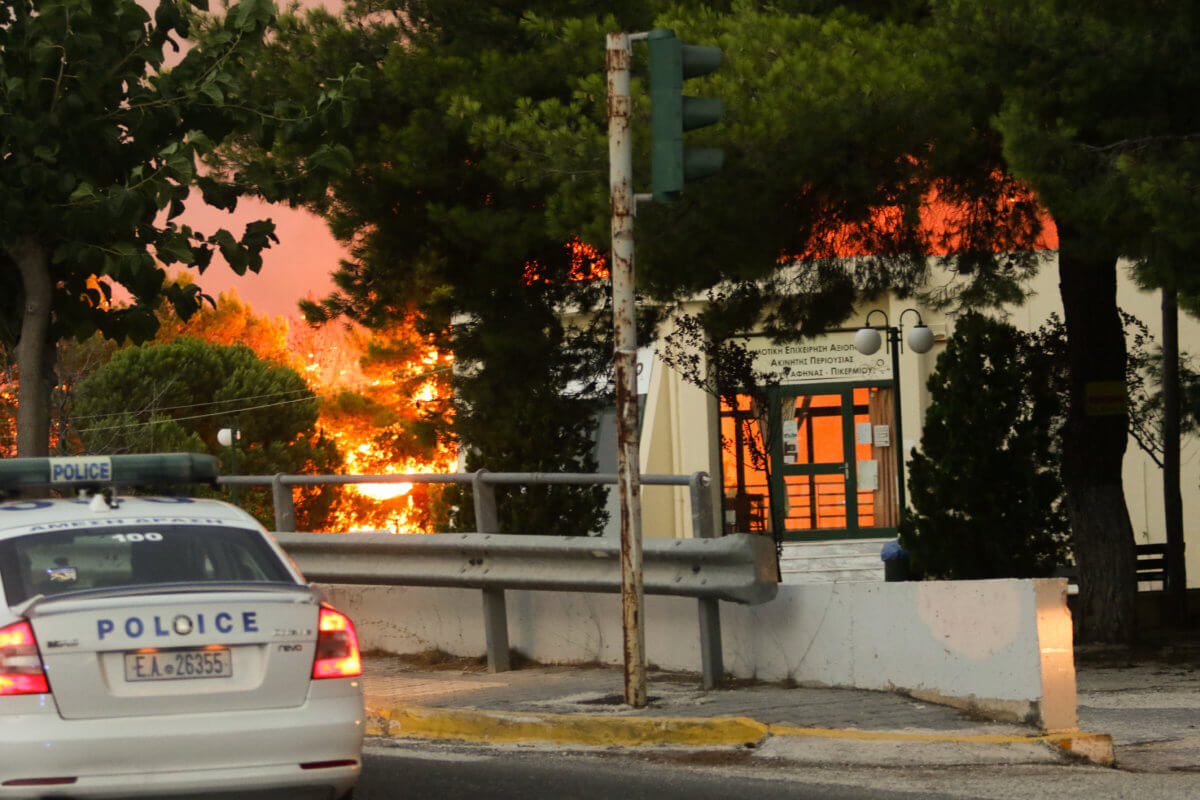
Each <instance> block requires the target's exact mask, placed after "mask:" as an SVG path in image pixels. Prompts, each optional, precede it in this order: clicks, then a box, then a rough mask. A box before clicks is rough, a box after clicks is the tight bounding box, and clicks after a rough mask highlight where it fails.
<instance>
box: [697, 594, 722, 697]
mask: <svg viewBox="0 0 1200 800" xmlns="http://www.w3.org/2000/svg"><path fill="white" fill-rule="evenodd" d="M696 603H697V605H698V606H699V610H700V667H701V673H702V674H701V681H700V683H701V686H703V687H704V688H705V689H715V688H717V684H718V683H720V681H721V676H722V675H724V674H725V655H724V653H722V652H721V605H720V603H721V601H720V600H718V599H716V598H715V597H701V598H700V599H699V600H697V601H696Z"/></svg>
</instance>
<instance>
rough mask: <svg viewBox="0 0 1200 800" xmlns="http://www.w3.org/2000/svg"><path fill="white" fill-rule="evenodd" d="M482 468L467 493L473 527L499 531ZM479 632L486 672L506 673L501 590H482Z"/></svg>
mask: <svg viewBox="0 0 1200 800" xmlns="http://www.w3.org/2000/svg"><path fill="white" fill-rule="evenodd" d="M486 474H487V470H486V469H480V470H476V471H475V474H474V475H472V476H471V494H472V496H473V497H474V499H475V530H476V531H478V532H479V533H499V532H500V523H499V519H498V517H497V514H496V489H495V487H494V486H492V485H491V484H490V483H488V482H487V479H486V478H484V475H486ZM483 635H484V640H485V641H486V642H487V660H488V672H508V670H509V668H510V666H511V664H510V663H509V660H508V608H507V606H506V604H505V602H504V590H503V589H484V590H483Z"/></svg>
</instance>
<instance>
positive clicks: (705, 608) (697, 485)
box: [688, 472, 725, 689]
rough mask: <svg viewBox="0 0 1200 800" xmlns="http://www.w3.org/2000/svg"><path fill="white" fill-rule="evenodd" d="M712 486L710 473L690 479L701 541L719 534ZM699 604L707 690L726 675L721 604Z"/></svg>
mask: <svg viewBox="0 0 1200 800" xmlns="http://www.w3.org/2000/svg"><path fill="white" fill-rule="evenodd" d="M710 483H711V480H710V479H709V476H708V473H707V472H693V473H692V475H691V477H690V478H689V479H688V488H689V489H690V490H691V500H692V535H693V536H694V537H696V538H697V539H711V538H713V536H714V535H715V532H716V531H715V529H714V528H713V505H712V492H711V491H709V485H710ZM696 603H697V606H698V609H699V615H700V664H701V673H702V674H701V685H702V686H703V687H704V688H705V689H715V688H716V687H717V683H719V682H720V680H721V676H722V675H724V674H725V663H724V661H725V659H724V653H723V652H722V651H721V601H720V600H717V599H716V598H712V597H701V598H699V599H698V600H697V601H696Z"/></svg>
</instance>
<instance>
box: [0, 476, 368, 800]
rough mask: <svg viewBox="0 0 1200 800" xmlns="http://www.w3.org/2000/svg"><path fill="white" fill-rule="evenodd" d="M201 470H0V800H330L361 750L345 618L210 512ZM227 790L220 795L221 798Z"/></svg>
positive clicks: (256, 534)
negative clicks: (179, 491)
mask: <svg viewBox="0 0 1200 800" xmlns="http://www.w3.org/2000/svg"><path fill="white" fill-rule="evenodd" d="M215 479H216V462H215V459H212V458H211V457H209V456H200V455H195V454H163V455H142V456H112V457H111V458H96V457H86V458H79V459H55V458H50V459H7V460H2V461H0V489H5V490H12V489H19V488H27V487H31V486H45V485H50V486H54V487H58V488H62V487H71V488H72V491H74V490H75V489H76V488H77V487H87V491H81V492H79V494H78V496H76V497H59V498H47V499H41V497H38V498H37V499H30V498H29V497H28V495H27V494H26V493H23V496H22V498H21V499H16V500H10V501H7V502H3V503H0V598H2V599H3V601H4V602H3V603H0V799H2V798H17V797H20V798H48V797H63V798H67V797H70V798H84V797H87V798H129V797H175V796H188V797H221V798H225V797H237V796H242V795H243V794H244V795H247V796H255V797H258V796H268V797H271V796H278V797H286V798H289V800H300V799H303V798H325V799H328V800H334V799H335V798H345V797H348V796H349V795H350V794H351V793H352V791H353V787H354V784H355V782H356V781H357V779H358V775H359V771H360V767H361V753H362V738H363V724H364V712H363V695H362V686H361V681H360V678H359V676H360V675H361V673H362V662H361V659H360V656H359V649H358V640H357V638H356V636H355V632H354V626H353V624H352V623H351V622H350V620H349V619H348V618H347V617H345V616H344V615H342V614H341V613H339V612H338V611H336V610H334V609H333V608H331V607H330V606H329V605H327V604H326V603H324V602H322V600H321V598H320V596H319V594H318V593H317V592H316V591H315V590H314V589H312V588H310V587H309V586H308V585H306V584H305V581H304V578H303V576H302V575H301V574H300V573H299V571H298V570H297V569H296V568H295V566H294V565H293V564H292V563H291V561H290V560H289V559H288V557H287V556H286V554H285V553H284V552H283V551H282V550H281V549H280V548H279V546H278V545H277V544H276V543H275V541H274V540H273V539H272V538H271V536H270V534H268V533H267V532H266V530H265V529H263V527H262V526H261V525H259V524H258V523H257V522H256V521H255V520H254V519H253V518H252V517H251V516H250V515H248V514H246V513H245V512H243V511H241V510H240V509H238V508H235V507H233V506H231V505H228V504H226V503H222V502H219V501H215V500H201V499H190V498H186V497H148V496H136V497H135V496H121V495H119V494H116V493H114V487H122V486H129V485H135V484H137V485H143V484H147V483H163V482H172V483H175V482H212V481H215ZM227 793H228V794H227Z"/></svg>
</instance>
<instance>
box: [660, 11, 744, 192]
mask: <svg viewBox="0 0 1200 800" xmlns="http://www.w3.org/2000/svg"><path fill="white" fill-rule="evenodd" d="M647 41H648V42H649V44H650V131H651V137H652V139H653V150H652V162H651V189H652V192H653V195H654V199H655V200H658V201H660V202H662V201H667V200H674V199H676V198H677V197H679V195H680V193H681V192H682V191H683V184H684V181H694V180H698V179H700V178H704V177H707V176H709V175H711V174H713V173H714V172H716V171H717V170H719V169H720V168H721V164H723V163H724V161H725V151H723V150H721V149H720V148H716V147H706V148H685V147H684V146H683V132H684V131H690V130H694V129H695V128H703V127H704V126H706V125H713V124H715V123H716V122H717V121H718V120H720V119H721V100H720V98H717V97H685V96H684V95H683V82H684V80H686V79H688V78H697V77H700V76H701V75H707V74H708V73H710V72H712V71H713V70H715V69H716V68H717V67H719V66H721V49H720V48H719V47H701V46H697V45H690V44H683V42H681V41H679V39H678V37H676V36H675V31H672V30H667V29H663V28H660V29H657V30H653V31H650V33H649V35H648V36H647Z"/></svg>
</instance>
